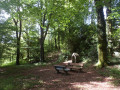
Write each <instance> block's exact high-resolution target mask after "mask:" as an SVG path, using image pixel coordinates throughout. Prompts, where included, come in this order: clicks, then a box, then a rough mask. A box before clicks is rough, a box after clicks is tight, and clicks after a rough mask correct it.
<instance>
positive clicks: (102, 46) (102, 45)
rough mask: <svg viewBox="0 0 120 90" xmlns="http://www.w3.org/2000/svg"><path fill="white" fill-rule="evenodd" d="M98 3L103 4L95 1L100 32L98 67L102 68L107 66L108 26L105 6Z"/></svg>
mask: <svg viewBox="0 0 120 90" xmlns="http://www.w3.org/2000/svg"><path fill="white" fill-rule="evenodd" d="M98 3H102V1H101V0H95V5H96V12H97V22H98V25H97V30H98V63H97V64H96V65H97V66H98V67H100V68H102V67H104V66H106V65H107V63H106V62H107V60H108V59H107V39H106V24H105V19H104V13H103V6H102V5H99V6H98Z"/></svg>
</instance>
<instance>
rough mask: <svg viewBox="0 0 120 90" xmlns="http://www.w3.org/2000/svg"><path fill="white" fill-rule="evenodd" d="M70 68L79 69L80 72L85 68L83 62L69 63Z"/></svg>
mask: <svg viewBox="0 0 120 90" xmlns="http://www.w3.org/2000/svg"><path fill="white" fill-rule="evenodd" d="M68 68H70V70H78V71H79V72H81V71H82V68H83V63H68Z"/></svg>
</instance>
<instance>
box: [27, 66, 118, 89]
mask: <svg viewBox="0 0 120 90" xmlns="http://www.w3.org/2000/svg"><path fill="white" fill-rule="evenodd" d="M100 72H101V73H103V72H104V73H105V72H106V70H105V69H102V70H100ZM100 72H98V70H96V69H95V68H93V67H92V66H89V67H86V68H85V69H83V72H81V73H78V72H69V75H65V74H64V73H61V74H57V73H56V71H55V69H54V68H53V66H44V67H37V68H34V69H30V70H29V71H27V73H25V75H33V76H38V77H39V78H37V79H39V80H42V81H41V83H42V84H41V86H39V85H38V86H35V87H34V88H32V89H31V90H38V89H39V90H120V86H115V85H114V84H113V82H114V80H115V79H113V78H112V77H105V76H104V75H101V74H100ZM106 73H107V72H106ZM34 79H35V78H34Z"/></svg>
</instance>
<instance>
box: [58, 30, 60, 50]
mask: <svg viewBox="0 0 120 90" xmlns="http://www.w3.org/2000/svg"><path fill="white" fill-rule="evenodd" d="M58 50H60V35H59V32H58Z"/></svg>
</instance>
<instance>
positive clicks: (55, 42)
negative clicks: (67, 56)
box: [55, 37, 57, 49]
mask: <svg viewBox="0 0 120 90" xmlns="http://www.w3.org/2000/svg"><path fill="white" fill-rule="evenodd" d="M55 49H57V39H56V37H55Z"/></svg>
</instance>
